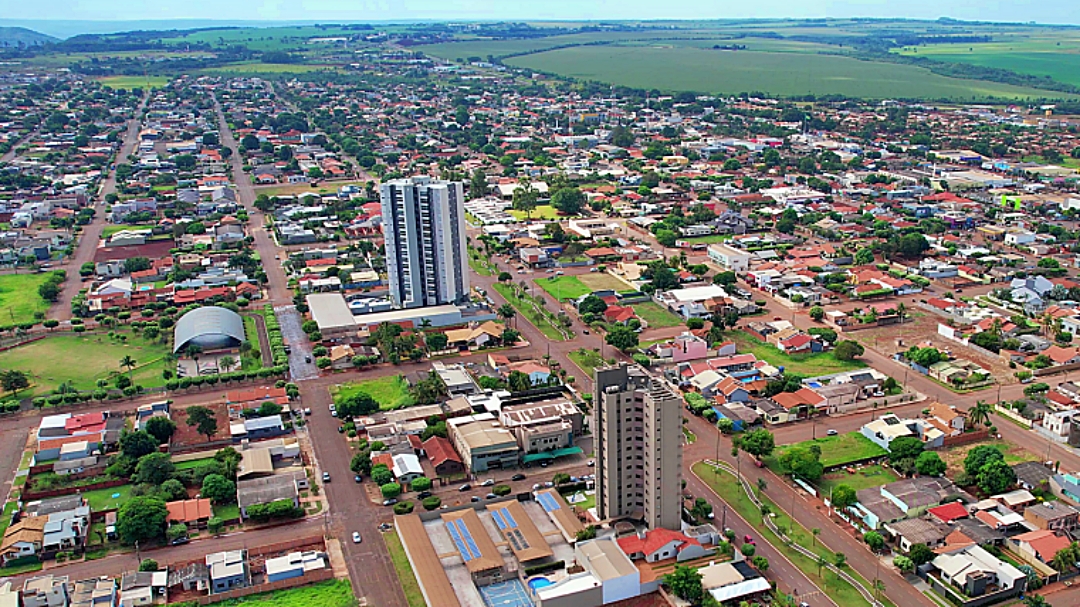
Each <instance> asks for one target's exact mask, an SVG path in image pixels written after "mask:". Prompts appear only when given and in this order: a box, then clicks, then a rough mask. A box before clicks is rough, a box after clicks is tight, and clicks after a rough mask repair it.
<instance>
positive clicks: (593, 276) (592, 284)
mask: <svg viewBox="0 0 1080 607" xmlns="http://www.w3.org/2000/svg"><path fill="white" fill-rule="evenodd" d="M577 278H578V280H580V281H581V284H583V285H585V286H586V287H589V289H591V290H593V291H606V290H611V291H615V292H616V293H632V292H633V291H634V287H633V286H632V285H631V284H629V283H627V282H625V281H624V280H622V279H621V278H619V277H617V276H612V275H611V274H608V273H607V272H592V273H589V274H582V275H581V276H578V277H577Z"/></svg>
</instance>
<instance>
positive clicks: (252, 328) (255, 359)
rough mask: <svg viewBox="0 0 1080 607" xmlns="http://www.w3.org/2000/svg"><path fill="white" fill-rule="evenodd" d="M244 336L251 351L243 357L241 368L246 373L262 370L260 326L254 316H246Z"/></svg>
mask: <svg viewBox="0 0 1080 607" xmlns="http://www.w3.org/2000/svg"><path fill="white" fill-rule="evenodd" d="M244 336H245V337H246V338H247V341H248V343H249V344H251V349H250V350H248V351H247V352H245V353H243V355H242V356H241V359H242V360H241V365H240V368H241V369H243V370H244V371H257V370H259V369H261V368H262V362H263V361H262V353H260V352H259V325H258V324H257V323H256V322H255V317H254V316H244Z"/></svg>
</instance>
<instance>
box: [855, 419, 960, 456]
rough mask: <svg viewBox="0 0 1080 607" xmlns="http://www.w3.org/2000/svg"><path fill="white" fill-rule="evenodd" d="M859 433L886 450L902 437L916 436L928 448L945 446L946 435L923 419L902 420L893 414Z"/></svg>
mask: <svg viewBox="0 0 1080 607" xmlns="http://www.w3.org/2000/svg"><path fill="white" fill-rule="evenodd" d="M859 432H860V433H861V434H862V435H863V436H865V437H866V438H868V439H870V440H871V441H872V442H873V443H874V444H876V445H878V446H880V447H882V448H883V449H885V450H888V449H889V444H890V443H891V442H892V441H893V440H894V439H896V438H899V437H901V436H914V437H917V438H919V439H921V440H922V441H923V442H924V443H925V444H926V446H927V447H928V448H933V447H940V446H941V445H942V444H944V440H945V433H944V432H942V431H941V430H940V429H939V428H937V427H936V426H934V425H933V424H930V423H928V422H927V421H926V420H922V419H904V420H902V419H900V418H899V417H897V416H896V415H894V414H892V413H888V414H886V415H882V416H881V417H879V418H878V419H875V420H874V421H871V422H868V423H866V424H864V425H863V427H862V428H861V429H860V430H859Z"/></svg>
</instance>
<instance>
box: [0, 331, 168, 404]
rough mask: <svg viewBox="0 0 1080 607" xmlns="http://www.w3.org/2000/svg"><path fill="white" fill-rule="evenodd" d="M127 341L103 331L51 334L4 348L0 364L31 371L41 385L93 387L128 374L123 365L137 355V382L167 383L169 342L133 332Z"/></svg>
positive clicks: (51, 386) (2, 366) (138, 383)
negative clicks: (147, 338) (166, 366)
mask: <svg viewBox="0 0 1080 607" xmlns="http://www.w3.org/2000/svg"><path fill="white" fill-rule="evenodd" d="M122 334H124V335H128V340H127V342H126V343H122V342H120V341H118V340H116V339H110V338H109V336H108V335H106V334H103V333H95V334H87V335H50V336H48V337H46V338H45V339H42V340H39V341H35V342H33V343H29V344H26V345H24V346H19V347H17V348H13V349H11V350H7V351H6V352H0V368H4V369H18V370H20V371H25V372H27V373H29V374H30V376H31V382H32V383H34V384H35V385H36V387H37V388H38V389H42V388H44V389H47V390H52V389H55V388H56V387H57V386H59V385H60V384H61V383H63V382H66V381H70V382H72V383H73V384H74V385H75V388H77V389H79V390H92V389H94V388H95V387H96V382H97V380H99V379H110V377H111V376H112V375H113V374H115V373H121V372H123V373H124V374H127V370H126V369H122V368H121V367H120V360H121V359H122V358H124V356H130V357H132V358H134V359H135V361H136V363H137V364H138V366H137V367H136V368H135V369H134V372H133V373H132V378H133V380H134V382H135V384H136V385H141V386H143V387H146V388H151V387H155V386H160V385H163V384H164V383H165V380H164V379H163V378H162V377H161V372H162V370H164V369H165V361H164V359H163V357H164V356H165V355H166V354H168V353H169V346H168V345H166V344H161V343H159V342H156V341H154V342H151V341H147V340H145V339H142V338H141V337H135V336H133V335H131V333H129V332H123V333H122Z"/></svg>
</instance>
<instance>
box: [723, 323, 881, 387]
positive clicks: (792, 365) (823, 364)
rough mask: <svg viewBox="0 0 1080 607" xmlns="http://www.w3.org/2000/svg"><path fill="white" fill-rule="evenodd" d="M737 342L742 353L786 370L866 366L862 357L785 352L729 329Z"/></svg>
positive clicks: (827, 370) (803, 371) (809, 371)
mask: <svg viewBox="0 0 1080 607" xmlns="http://www.w3.org/2000/svg"><path fill="white" fill-rule="evenodd" d="M725 336H726V337H728V338H730V339H731V340H732V341H734V342H735V345H736V347H737V348H738V351H739V353H740V354H753V355H754V356H756V357H758V358H759V359H761V360H764V361H768V362H769V364H771V365H773V366H775V367H784V370H785V371H790V372H791V373H796V374H799V375H806V376H811V377H814V376H818V375H828V374H830V373H840V372H841V371H851V370H854V369H862V368H863V367H865V366H866V363H864V362H863V361H862V360H860V359H857V358H856V359H855V360H850V361H845V360H837V359H836V357H834V356H833V355H832V352H820V353H818V354H794V355H793V354H785V353H783V352H781V351H780V350H778V349H777V348H776V346H773V345H771V344H767V343H765V342H763V341H761V340H760V339H757V338H755V337H753V336H752V335H750V334H749V333H744V332H742V331H728V332H727V333H726V334H725Z"/></svg>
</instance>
